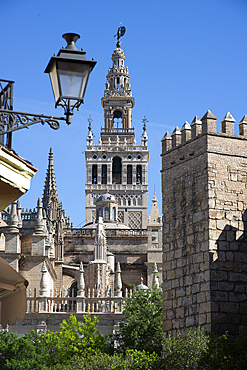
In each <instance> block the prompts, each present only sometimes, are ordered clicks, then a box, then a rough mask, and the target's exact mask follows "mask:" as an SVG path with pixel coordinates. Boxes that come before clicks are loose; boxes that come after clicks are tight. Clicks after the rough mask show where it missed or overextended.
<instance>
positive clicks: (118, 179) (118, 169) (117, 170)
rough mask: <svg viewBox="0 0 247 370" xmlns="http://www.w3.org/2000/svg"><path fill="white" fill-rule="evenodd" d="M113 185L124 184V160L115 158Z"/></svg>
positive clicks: (113, 162)
mask: <svg viewBox="0 0 247 370" xmlns="http://www.w3.org/2000/svg"><path fill="white" fill-rule="evenodd" d="M112 183H113V184H122V160H121V158H120V157H114V158H113V161H112Z"/></svg>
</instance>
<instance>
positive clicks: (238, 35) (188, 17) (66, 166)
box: [0, 0, 247, 226]
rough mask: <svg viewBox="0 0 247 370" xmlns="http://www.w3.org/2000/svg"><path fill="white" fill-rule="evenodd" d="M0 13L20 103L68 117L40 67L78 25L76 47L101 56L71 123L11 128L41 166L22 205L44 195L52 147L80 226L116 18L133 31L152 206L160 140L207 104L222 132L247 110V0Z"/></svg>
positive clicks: (0, 4)
mask: <svg viewBox="0 0 247 370" xmlns="http://www.w3.org/2000/svg"><path fill="white" fill-rule="evenodd" d="M0 14H1V37H0V71H1V73H0V78H3V79H10V80H14V81H15V86H14V109H15V110H18V111H24V112H33V113H43V114H48V115H57V116H61V115H63V110H62V108H58V109H55V108H54V100H53V95H52V90H51V86H50V81H49V77H48V75H46V74H44V73H43V72H44V69H45V67H46V65H47V63H48V61H49V60H50V57H51V56H52V55H53V54H54V53H56V54H57V52H58V51H59V49H60V48H61V47H62V46H66V43H65V41H64V40H63V39H62V37H61V35H62V34H63V33H66V32H76V33H79V34H80V35H81V39H80V40H79V41H78V42H77V46H78V48H83V49H84V50H86V52H87V57H88V58H94V59H95V60H97V62H98V63H97V65H96V67H95V69H94V70H93V72H92V74H91V76H90V80H89V83H88V88H87V91H86V96H85V104H84V105H83V106H81V108H80V111H79V112H75V115H74V116H73V117H72V124H71V125H70V126H67V125H66V124H65V123H64V124H63V125H62V127H61V128H60V129H59V130H58V131H53V130H52V129H50V127H49V126H42V125H41V124H37V125H34V126H31V127H30V128H29V129H25V130H21V131H19V132H16V133H14V134H13V148H14V149H15V151H16V152H17V153H18V154H19V155H20V156H22V157H24V158H26V159H28V160H29V161H31V162H32V163H33V165H34V166H35V167H37V168H38V170H39V171H38V172H37V174H36V175H35V177H34V179H33V180H32V184H31V189H30V190H29V192H28V193H27V194H26V195H24V196H23V197H22V198H21V204H22V206H23V207H25V208H34V207H35V206H36V201H37V198H38V197H41V196H42V193H43V185H44V179H45V173H46V168H47V158H48V152H49V148H50V146H52V148H53V152H54V166H55V173H56V182H57V189H58V195H59V199H60V200H61V201H62V202H63V205H64V209H65V210H66V214H67V216H71V220H72V222H73V223H74V226H77V225H78V224H80V223H81V222H82V221H83V220H85V194H84V184H85V159H84V155H83V154H82V152H83V151H84V150H85V144H86V135H87V126H88V125H87V118H88V116H89V115H91V116H92V118H93V132H94V134H95V140H98V136H99V131H100V127H101V126H102V125H103V110H102V107H101V97H102V96H103V91H104V87H105V82H106V74H107V71H108V67H109V66H110V65H111V54H112V52H113V50H114V48H115V42H114V38H113V35H114V34H115V33H116V30H117V28H118V27H119V22H122V23H123V25H124V26H125V27H126V29H127V31H126V34H125V36H124V37H123V39H122V41H123V42H122V48H123V50H124V52H125V55H126V65H127V66H128V67H129V70H130V76H131V80H130V82H131V85H132V93H133V96H134V98H135V100H136V105H135V108H134V110H133V121H132V123H133V126H134V127H135V128H136V139H137V143H140V135H141V133H142V124H141V120H142V118H143V116H144V115H145V116H146V117H147V118H148V121H149V122H148V131H147V132H148V136H149V150H150V164H149V205H150V204H151V200H152V196H153V191H154V185H155V188H156V194H157V198H158V200H159V205H160V210H161V181H160V167H161V165H160V163H161V161H160V153H161V143H160V140H161V138H162V137H163V135H164V133H165V132H166V131H167V130H168V131H169V132H170V133H171V132H172V131H173V129H174V128H175V126H179V127H180V128H181V127H182V125H183V123H184V122H185V121H186V120H187V121H188V122H189V123H191V121H192V119H193V118H194V116H195V115H198V116H199V118H201V117H202V116H203V115H204V113H205V112H206V111H207V110H208V109H210V110H211V111H212V112H213V113H214V114H215V115H216V117H218V130H220V121H221V120H222V118H223V117H224V115H225V114H226V113H227V111H230V112H231V114H232V115H233V116H234V118H235V119H236V121H237V123H238V122H239V121H240V120H241V119H242V117H243V116H244V114H247V90H246V82H247V63H246V60H247V47H246V42H247V28H246V19H247V1H246V0H160V1H155V0H153V1H152V2H151V1H150V0H149V1H146V0H142V1H139V0H132V1H129V0H126V1H108V0H104V1H102V0H94V1H83V0H74V1H71V2H69V1H65V0H59V1H57V0H49V1H47V0H35V1H34V0H8V1H5V0H0ZM237 130H238V129H237V124H236V133H237V132H238V131H237Z"/></svg>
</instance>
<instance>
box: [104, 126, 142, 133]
mask: <svg viewBox="0 0 247 370" xmlns="http://www.w3.org/2000/svg"><path fill="white" fill-rule="evenodd" d="M101 133H102V134H134V133H135V129H134V127H130V128H123V127H112V128H108V127H101Z"/></svg>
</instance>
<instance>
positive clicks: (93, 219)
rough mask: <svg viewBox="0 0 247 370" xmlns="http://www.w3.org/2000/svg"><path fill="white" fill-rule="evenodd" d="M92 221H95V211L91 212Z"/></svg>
mask: <svg viewBox="0 0 247 370" xmlns="http://www.w3.org/2000/svg"><path fill="white" fill-rule="evenodd" d="M92 221H93V222H95V221H96V211H92Z"/></svg>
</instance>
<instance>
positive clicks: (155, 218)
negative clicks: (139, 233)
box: [148, 193, 161, 226]
mask: <svg viewBox="0 0 247 370" xmlns="http://www.w3.org/2000/svg"><path fill="white" fill-rule="evenodd" d="M152 202H153V204H152V208H151V212H150V215H149V217H148V226H152V225H159V224H161V217H160V213H159V208H158V199H157V198H156V194H155V193H154V196H153V199H152Z"/></svg>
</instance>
